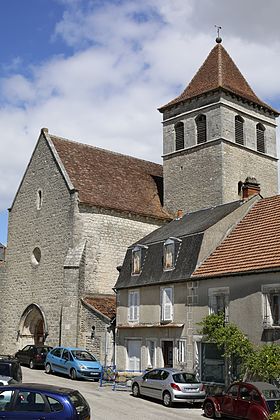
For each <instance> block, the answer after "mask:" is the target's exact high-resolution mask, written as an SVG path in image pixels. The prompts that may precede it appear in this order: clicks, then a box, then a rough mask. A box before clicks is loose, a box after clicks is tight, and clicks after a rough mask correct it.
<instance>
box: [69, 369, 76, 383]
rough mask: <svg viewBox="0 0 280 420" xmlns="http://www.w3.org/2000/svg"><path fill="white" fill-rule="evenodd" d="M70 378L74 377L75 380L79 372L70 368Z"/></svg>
mask: <svg viewBox="0 0 280 420" xmlns="http://www.w3.org/2000/svg"><path fill="white" fill-rule="evenodd" d="M70 378H71V379H73V381H75V379H77V372H76V370H75V369H71V370H70Z"/></svg>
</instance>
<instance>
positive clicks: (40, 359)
mask: <svg viewBox="0 0 280 420" xmlns="http://www.w3.org/2000/svg"><path fill="white" fill-rule="evenodd" d="M51 349H52V347H50V346H35V345H28V346H25V347H23V349H21V350H18V351H17V352H16V354H15V357H16V358H17V359H18V360H19V361H20V363H21V364H22V365H28V366H29V367H30V369H33V368H34V367H38V366H42V367H44V366H45V360H46V355H47V354H48V352H49V351H51Z"/></svg>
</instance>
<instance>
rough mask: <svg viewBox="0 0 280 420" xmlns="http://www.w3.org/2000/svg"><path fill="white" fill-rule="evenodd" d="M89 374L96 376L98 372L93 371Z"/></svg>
mask: <svg viewBox="0 0 280 420" xmlns="http://www.w3.org/2000/svg"><path fill="white" fill-rule="evenodd" d="M90 374H91V376H97V375H98V373H95V372H90Z"/></svg>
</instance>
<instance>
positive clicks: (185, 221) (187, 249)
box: [115, 201, 242, 289]
mask: <svg viewBox="0 0 280 420" xmlns="http://www.w3.org/2000/svg"><path fill="white" fill-rule="evenodd" d="M241 204H242V202H241V201H236V202H233V203H228V204H223V205H220V206H216V207H211V208H208V209H203V210H199V211H196V212H193V213H187V214H186V215H184V216H183V217H182V218H181V219H178V220H176V219H175V220H173V221H172V222H170V223H168V224H167V225H164V226H162V227H161V228H159V229H157V230H155V231H154V232H152V233H150V234H149V235H147V236H146V237H145V238H143V239H141V240H140V241H139V242H137V243H138V244H142V245H145V246H146V247H147V248H143V251H142V252H143V265H142V270H141V274H140V275H132V274H131V255H132V253H131V249H132V248H133V246H134V245H132V246H131V247H130V248H129V249H128V250H127V253H126V256H125V259H124V263H123V266H122V269H121V272H120V275H119V278H118V280H117V283H116V285H115V287H116V288H117V289H121V288H126V287H138V286H145V285H151V284H157V283H169V282H170V283H171V282H178V281H182V280H184V279H189V278H190V276H191V274H192V272H193V271H194V270H195V268H196V264H197V259H198V256H199V252H200V247H201V244H202V240H203V235H204V232H205V231H206V230H207V229H208V228H210V227H211V226H213V225H214V224H216V223H217V222H218V221H220V220H221V219H223V218H224V217H226V216H227V215H228V214H230V213H231V212H233V211H234V210H235V209H237V208H238V207H239V206H240V205H241ZM170 237H175V238H179V239H181V241H179V242H176V246H177V251H178V252H177V261H176V265H175V268H174V269H173V270H170V271H164V270H163V266H162V262H163V243H164V241H165V240H166V239H168V238H170Z"/></svg>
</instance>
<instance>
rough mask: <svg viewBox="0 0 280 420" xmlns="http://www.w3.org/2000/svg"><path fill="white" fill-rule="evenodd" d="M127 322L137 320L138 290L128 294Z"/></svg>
mask: <svg viewBox="0 0 280 420" xmlns="http://www.w3.org/2000/svg"><path fill="white" fill-rule="evenodd" d="M128 320H129V321H138V320H139V290H131V291H129V292H128Z"/></svg>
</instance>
